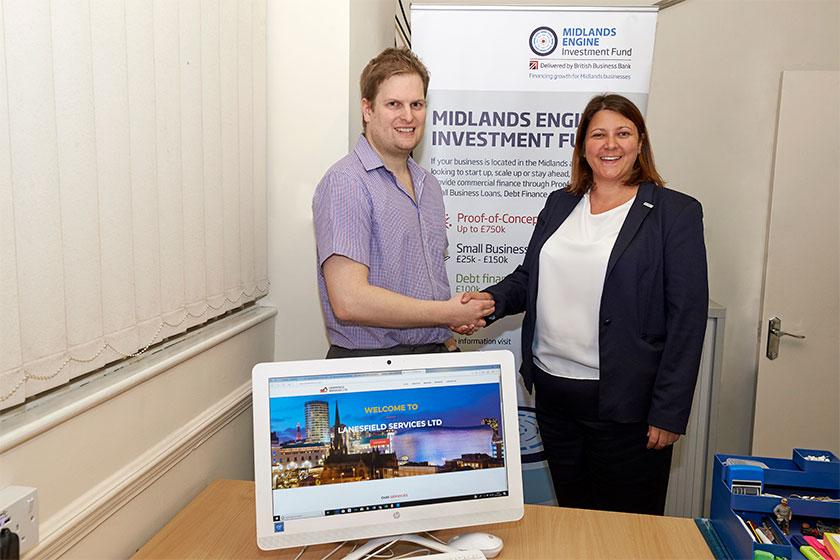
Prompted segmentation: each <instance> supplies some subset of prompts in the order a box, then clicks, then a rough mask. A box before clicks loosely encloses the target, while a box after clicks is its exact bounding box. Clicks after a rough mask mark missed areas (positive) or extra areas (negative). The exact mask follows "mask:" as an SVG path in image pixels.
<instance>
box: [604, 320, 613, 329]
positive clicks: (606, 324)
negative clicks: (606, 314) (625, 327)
mask: <svg viewBox="0 0 840 560" xmlns="http://www.w3.org/2000/svg"><path fill="white" fill-rule="evenodd" d="M610 323H612V319H604V322H603V323H602V324H603V325H604V326H605V327H608V326H609V325H610Z"/></svg>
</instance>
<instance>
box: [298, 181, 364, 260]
mask: <svg viewBox="0 0 840 560" xmlns="http://www.w3.org/2000/svg"><path fill="white" fill-rule="evenodd" d="M312 215H313V218H314V221H315V243H316V247H317V251H318V266H322V265H323V264H324V261H326V260H327V259H328V258H330V257H331V256H332V255H342V256H345V257H347V258H349V259H352V260H354V261H356V262H358V263H361V264H363V265H365V266H367V267H368V268H369V267H370V239H371V218H372V213H371V201H370V197H369V193H368V192H367V189H365V188H364V185H363V184H362V181H360V180H358V179H356V178H353V177H351V176H349V175H347V174H345V173H342V172H332V171H330V172H327V174H326V175H325V176H324V178H323V179H321V182H320V183H319V184H318V187H317V188H316V189H315V196H314V197H313V199H312Z"/></svg>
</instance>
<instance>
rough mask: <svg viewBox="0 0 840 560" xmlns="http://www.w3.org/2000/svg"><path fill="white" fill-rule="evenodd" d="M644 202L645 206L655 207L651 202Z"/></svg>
mask: <svg viewBox="0 0 840 560" xmlns="http://www.w3.org/2000/svg"><path fill="white" fill-rule="evenodd" d="M642 204H643V205H644V206H647V207H648V208H653V204H651V203H650V202H642Z"/></svg>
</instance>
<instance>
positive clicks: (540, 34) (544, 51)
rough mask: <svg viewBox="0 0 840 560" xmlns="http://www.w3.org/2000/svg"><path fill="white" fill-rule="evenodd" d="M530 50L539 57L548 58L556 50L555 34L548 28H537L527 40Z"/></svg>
mask: <svg viewBox="0 0 840 560" xmlns="http://www.w3.org/2000/svg"><path fill="white" fill-rule="evenodd" d="M529 43H530V45H531V50H532V51H534V54H536V55H539V56H548V55H550V54H551V53H553V52H554V49H556V48H557V33H555V32H554V30H553V29H551V28H550V27H537V28H536V29H534V31H533V32H532V33H531V38H530V40H529Z"/></svg>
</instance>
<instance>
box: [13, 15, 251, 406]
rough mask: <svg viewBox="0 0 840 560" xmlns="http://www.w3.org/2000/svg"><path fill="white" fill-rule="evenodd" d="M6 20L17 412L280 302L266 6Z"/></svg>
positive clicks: (24, 16) (15, 396)
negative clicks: (274, 298)
mask: <svg viewBox="0 0 840 560" xmlns="http://www.w3.org/2000/svg"><path fill="white" fill-rule="evenodd" d="M0 8H2V10H0V298H2V317H1V318H0V345H2V346H1V347H0V409H5V408H9V407H11V406H14V405H17V404H20V403H21V402H23V401H24V400H25V399H26V398H27V397H30V396H32V395H35V394H37V393H39V392H42V391H45V390H48V389H52V388H54V387H57V386H59V385H62V384H65V383H67V382H68V381H70V380H72V379H73V378H75V377H78V376H80V375H83V374H85V373H88V372H90V371H93V370H95V369H98V368H100V367H102V366H103V365H105V364H108V363H111V362H113V361H116V360H119V359H121V358H125V357H129V356H134V355H137V354H138V353H142V352H144V351H145V349H147V348H148V347H149V346H150V345H153V344H155V343H157V342H159V341H161V340H162V339H164V338H167V337H170V336H172V335H175V334H178V333H181V332H184V331H186V330H187V329H188V328H191V327H194V326H196V325H199V324H202V323H205V322H207V321H208V320H210V319H212V318H213V317H215V316H218V315H220V314H223V313H225V312H227V311H229V310H230V309H234V308H237V307H240V306H242V305H243V304H245V303H247V302H249V301H252V300H255V299H257V298H259V297H261V296H262V295H265V294H266V293H267V291H268V280H267V266H266V262H267V255H266V251H267V248H266V245H267V230H266V223H267V219H266V141H265V140H266V0H178V1H170V0H155V1H149V0H125V1H122V0H53V1H52V2H50V1H49V0H3V2H2V4H0Z"/></svg>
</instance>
